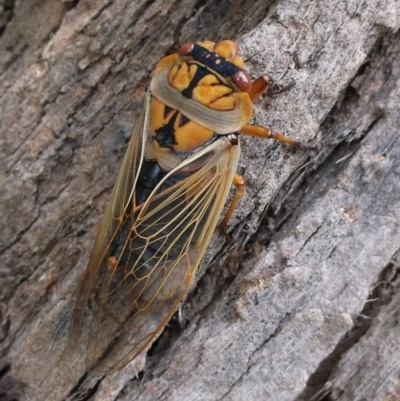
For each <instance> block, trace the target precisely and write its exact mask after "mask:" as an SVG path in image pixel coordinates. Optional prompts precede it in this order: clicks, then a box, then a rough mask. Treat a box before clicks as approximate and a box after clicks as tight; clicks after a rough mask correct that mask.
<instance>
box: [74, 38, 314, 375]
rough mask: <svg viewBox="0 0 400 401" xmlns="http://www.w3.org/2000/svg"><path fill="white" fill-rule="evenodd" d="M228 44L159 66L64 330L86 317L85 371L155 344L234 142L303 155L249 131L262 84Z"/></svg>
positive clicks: (226, 183) (224, 192) (215, 200)
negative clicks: (248, 140) (266, 144)
mask: <svg viewBox="0 0 400 401" xmlns="http://www.w3.org/2000/svg"><path fill="white" fill-rule="evenodd" d="M238 53H239V49H238V46H237V44H236V43H235V42H233V41H229V40H226V41H222V42H219V43H213V42H209V41H204V42H198V43H185V44H184V45H182V46H181V47H180V49H179V51H178V53H175V54H172V55H169V56H167V57H165V58H163V59H161V61H160V62H159V63H158V65H157V67H156V69H155V72H154V76H153V78H152V80H151V83H150V87H149V89H148V90H147V91H146V92H145V94H144V100H143V110H142V113H141V115H140V117H139V120H138V122H137V124H136V127H135V129H134V131H133V134H132V137H131V140H130V143H129V146H128V149H127V152H126V155H125V157H124V159H123V162H122V167H121V170H120V172H119V174H118V178H117V182H116V184H115V187H114V189H113V192H112V195H111V199H110V202H109V204H108V206H107V208H106V211H105V213H104V217H103V220H102V222H101V224H100V228H99V232H98V234H97V237H96V241H95V245H94V248H93V251H92V253H91V255H90V259H89V262H88V265H87V267H86V270H85V272H84V273H83V277H82V280H81V284H80V286H79V289H78V295H77V300H76V304H75V307H74V309H73V312H72V319H71V325H70V334H69V344H70V347H71V346H72V347H74V345H75V344H76V343H77V341H78V337H79V336H80V332H81V330H82V327H83V326H82V325H83V322H84V318H85V313H86V311H85V309H86V307H87V305H89V306H90V307H89V309H91V315H92V316H91V319H92V323H91V325H90V326H91V327H90V333H89V340H88V351H87V366H88V368H89V369H94V370H95V371H98V372H107V373H109V372H113V371H116V370H119V369H121V368H122V367H124V366H125V365H126V364H127V363H128V362H130V361H131V360H132V359H134V358H135V357H136V356H138V355H139V354H140V353H141V352H143V351H144V350H145V349H147V348H148V347H149V345H150V344H151V343H152V342H153V341H154V340H155V339H156V338H157V336H158V335H159V334H160V332H161V331H162V330H163V328H164V327H165V325H166V324H167V323H168V321H169V320H170V318H171V316H172V315H173V313H174V312H175V311H176V310H177V308H178V307H179V305H180V303H181V302H182V300H183V298H184V297H185V294H186V293H187V292H188V290H189V289H190V286H191V284H192V283H193V279H194V277H195V274H196V270H197V268H198V266H199V264H200V262H201V259H202V257H203V255H204V253H205V251H206V249H207V246H208V244H209V243H210V240H211V236H212V234H213V232H214V231H215V229H216V226H217V224H218V221H219V218H220V215H221V213H222V209H223V207H224V204H225V201H226V199H227V197H228V194H229V191H230V187H231V185H232V184H234V186H236V188H237V191H236V194H235V196H234V198H233V200H232V202H231V204H230V206H229V207H228V209H227V212H226V215H225V217H224V218H223V219H222V222H221V226H222V229H223V230H224V231H225V230H226V227H227V223H228V221H229V218H230V216H231V215H232V212H233V210H234V208H235V206H236V205H237V203H238V201H239V199H240V196H241V195H242V193H243V190H244V184H245V183H244V180H243V179H242V177H240V176H239V175H237V174H236V168H237V165H238V160H239V153H240V135H242V134H243V135H252V136H257V137H262V138H273V139H277V140H279V141H282V142H287V143H289V144H291V145H293V146H297V147H302V148H306V149H312V147H310V146H308V145H305V144H302V143H300V142H297V141H295V140H293V139H290V138H288V137H286V136H284V135H282V134H278V133H273V132H272V131H271V130H270V129H268V128H266V127H259V126H254V125H248V122H249V120H250V118H251V116H252V112H253V102H254V101H255V100H256V99H257V98H258V97H259V96H260V95H261V93H263V92H264V91H265V90H266V89H267V87H268V85H269V80H268V79H267V78H266V77H260V78H258V79H256V80H255V81H254V82H252V80H251V78H250V76H249V74H248V73H247V72H246V71H245V66H244V61H243V59H242V58H241V57H240V56H239V54H238Z"/></svg>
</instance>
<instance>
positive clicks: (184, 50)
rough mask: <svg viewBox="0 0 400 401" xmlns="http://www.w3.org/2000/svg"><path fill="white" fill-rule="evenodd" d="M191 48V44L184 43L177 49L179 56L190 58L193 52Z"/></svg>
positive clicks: (192, 44)
mask: <svg viewBox="0 0 400 401" xmlns="http://www.w3.org/2000/svg"><path fill="white" fill-rule="evenodd" d="M193 46H194V43H193V42H186V43H184V44H183V45H182V46H181V47H180V48H179V50H178V53H179V54H180V55H181V56H190V55H191V54H192V51H193Z"/></svg>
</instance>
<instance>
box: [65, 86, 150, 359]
mask: <svg viewBox="0 0 400 401" xmlns="http://www.w3.org/2000/svg"><path fill="white" fill-rule="evenodd" d="M149 103H150V94H149V93H146V94H145V98H144V104H143V109H142V113H141V115H140V117H139V120H138V122H137V124H136V126H135V128H134V130H133V133H132V137H131V140H130V142H129V145H128V149H127V151H126V154H125V156H124V159H123V162H122V166H121V169H120V171H119V174H118V177H117V181H116V183H115V186H114V189H113V191H112V193H111V198H110V201H109V203H108V205H107V207H106V210H105V212H104V216H103V219H102V221H101V224H100V227H99V231H98V233H97V237H96V240H95V244H94V247H93V250H92V253H91V255H90V258H89V262H88V264H87V267H86V269H85V272H84V274H83V277H82V279H81V283H80V286H79V289H78V295H77V300H76V304H75V307H74V309H73V311H72V316H71V323H70V329H69V339H68V349H69V350H70V351H73V349H74V346H75V344H76V343H77V340H78V338H79V336H80V333H81V329H82V323H83V317H84V311H85V307H86V304H87V302H88V299H89V296H90V294H91V291H92V288H93V285H94V283H95V281H96V279H97V275H98V273H99V270H101V268H102V267H103V266H104V263H105V260H106V259H107V257H108V251H109V248H110V244H111V243H112V241H113V238H114V237H115V235H116V233H117V232H118V231H119V229H120V226H121V224H122V223H123V221H124V215H125V212H126V209H127V207H128V205H129V204H130V202H131V199H132V196H133V194H134V190H135V186H136V182H137V177H138V171H140V168H141V165H142V163H143V157H144V156H143V155H144V146H145V142H146V135H147V129H148V128H147V127H148V117H149Z"/></svg>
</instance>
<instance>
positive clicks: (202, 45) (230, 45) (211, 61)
mask: <svg viewBox="0 0 400 401" xmlns="http://www.w3.org/2000/svg"><path fill="white" fill-rule="evenodd" d="M178 53H179V55H180V56H181V57H182V58H183V59H184V60H193V61H195V62H197V63H199V64H201V65H204V66H205V67H207V68H208V69H209V70H211V71H214V72H215V73H216V74H218V75H219V76H222V77H223V78H225V79H226V80H227V81H228V82H229V83H230V84H231V85H232V87H233V88H234V89H235V90H239V91H243V92H249V91H250V90H251V78H250V75H249V74H248V73H247V71H245V69H244V61H243V59H242V58H241V57H240V56H239V46H238V45H237V44H236V43H235V42H234V41H232V40H223V41H221V42H217V43H214V42H210V41H204V42H197V43H192V42H187V43H184V44H183V45H182V46H181V47H180V48H179V52H178Z"/></svg>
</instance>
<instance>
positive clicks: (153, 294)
mask: <svg viewBox="0 0 400 401" xmlns="http://www.w3.org/2000/svg"><path fill="white" fill-rule="evenodd" d="M238 157H239V146H233V147H232V145H231V144H230V143H229V141H228V140H227V139H226V138H225V137H220V138H219V139H217V140H216V141H215V142H214V143H213V144H211V145H209V146H208V147H207V148H205V149H204V150H203V151H202V152H200V153H198V154H197V155H195V156H192V157H191V158H189V159H188V160H186V161H185V162H184V163H181V164H180V165H179V166H178V167H177V168H176V169H175V170H173V171H171V172H170V173H169V174H168V175H167V176H166V177H164V178H163V180H162V181H161V182H160V183H159V184H158V185H157V187H156V188H155V190H154V191H153V192H152V194H151V195H150V197H149V198H148V199H147V200H146V202H145V203H143V204H142V205H139V206H138V207H135V208H133V209H132V211H131V212H130V213H128V214H126V219H125V221H124V222H123V223H122V225H120V226H119V227H120V231H119V232H118V233H117V235H116V237H115V241H114V242H115V244H116V247H115V249H116V250H115V251H114V252H115V254H113V255H111V257H110V258H109V259H108V263H104V261H103V264H102V266H101V270H100V271H98V272H97V275H96V283H95V286H94V291H93V292H94V294H95V295H94V296H93V307H94V311H93V320H92V327H91V332H90V339H89V349H88V359H87V364H88V367H89V368H90V369H94V371H95V372H96V373H110V372H112V371H116V370H119V369H121V368H122V367H123V366H125V365H126V364H127V363H128V362H130V361H131V360H132V359H133V358H135V357H136V356H137V355H138V354H139V353H140V352H141V351H143V350H144V349H145V348H146V347H147V346H148V345H149V344H150V343H151V342H152V341H154V339H155V338H156V337H157V336H158V335H159V333H160V332H161V331H162V329H163V328H164V326H165V325H166V324H167V322H168V321H169V319H170V318H171V316H172V314H173V313H174V312H175V310H176V309H177V307H178V306H179V304H180V302H181V301H182V299H183V297H184V295H185V294H186V292H187V291H188V289H189V287H190V285H191V283H192V281H193V278H194V275H195V273H196V269H197V267H198V265H199V263H200V261H201V258H202V256H203V254H204V252H205V250H206V248H207V245H208V244H209V242H210V239H211V235H212V233H213V231H214V230H215V227H216V225H217V222H218V218H219V216H220V214H221V211H222V208H223V206H224V203H225V200H226V198H227V195H228V193H229V189H230V186H231V183H232V180H233V176H234V173H235V171H236V167H237V162H238Z"/></svg>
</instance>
